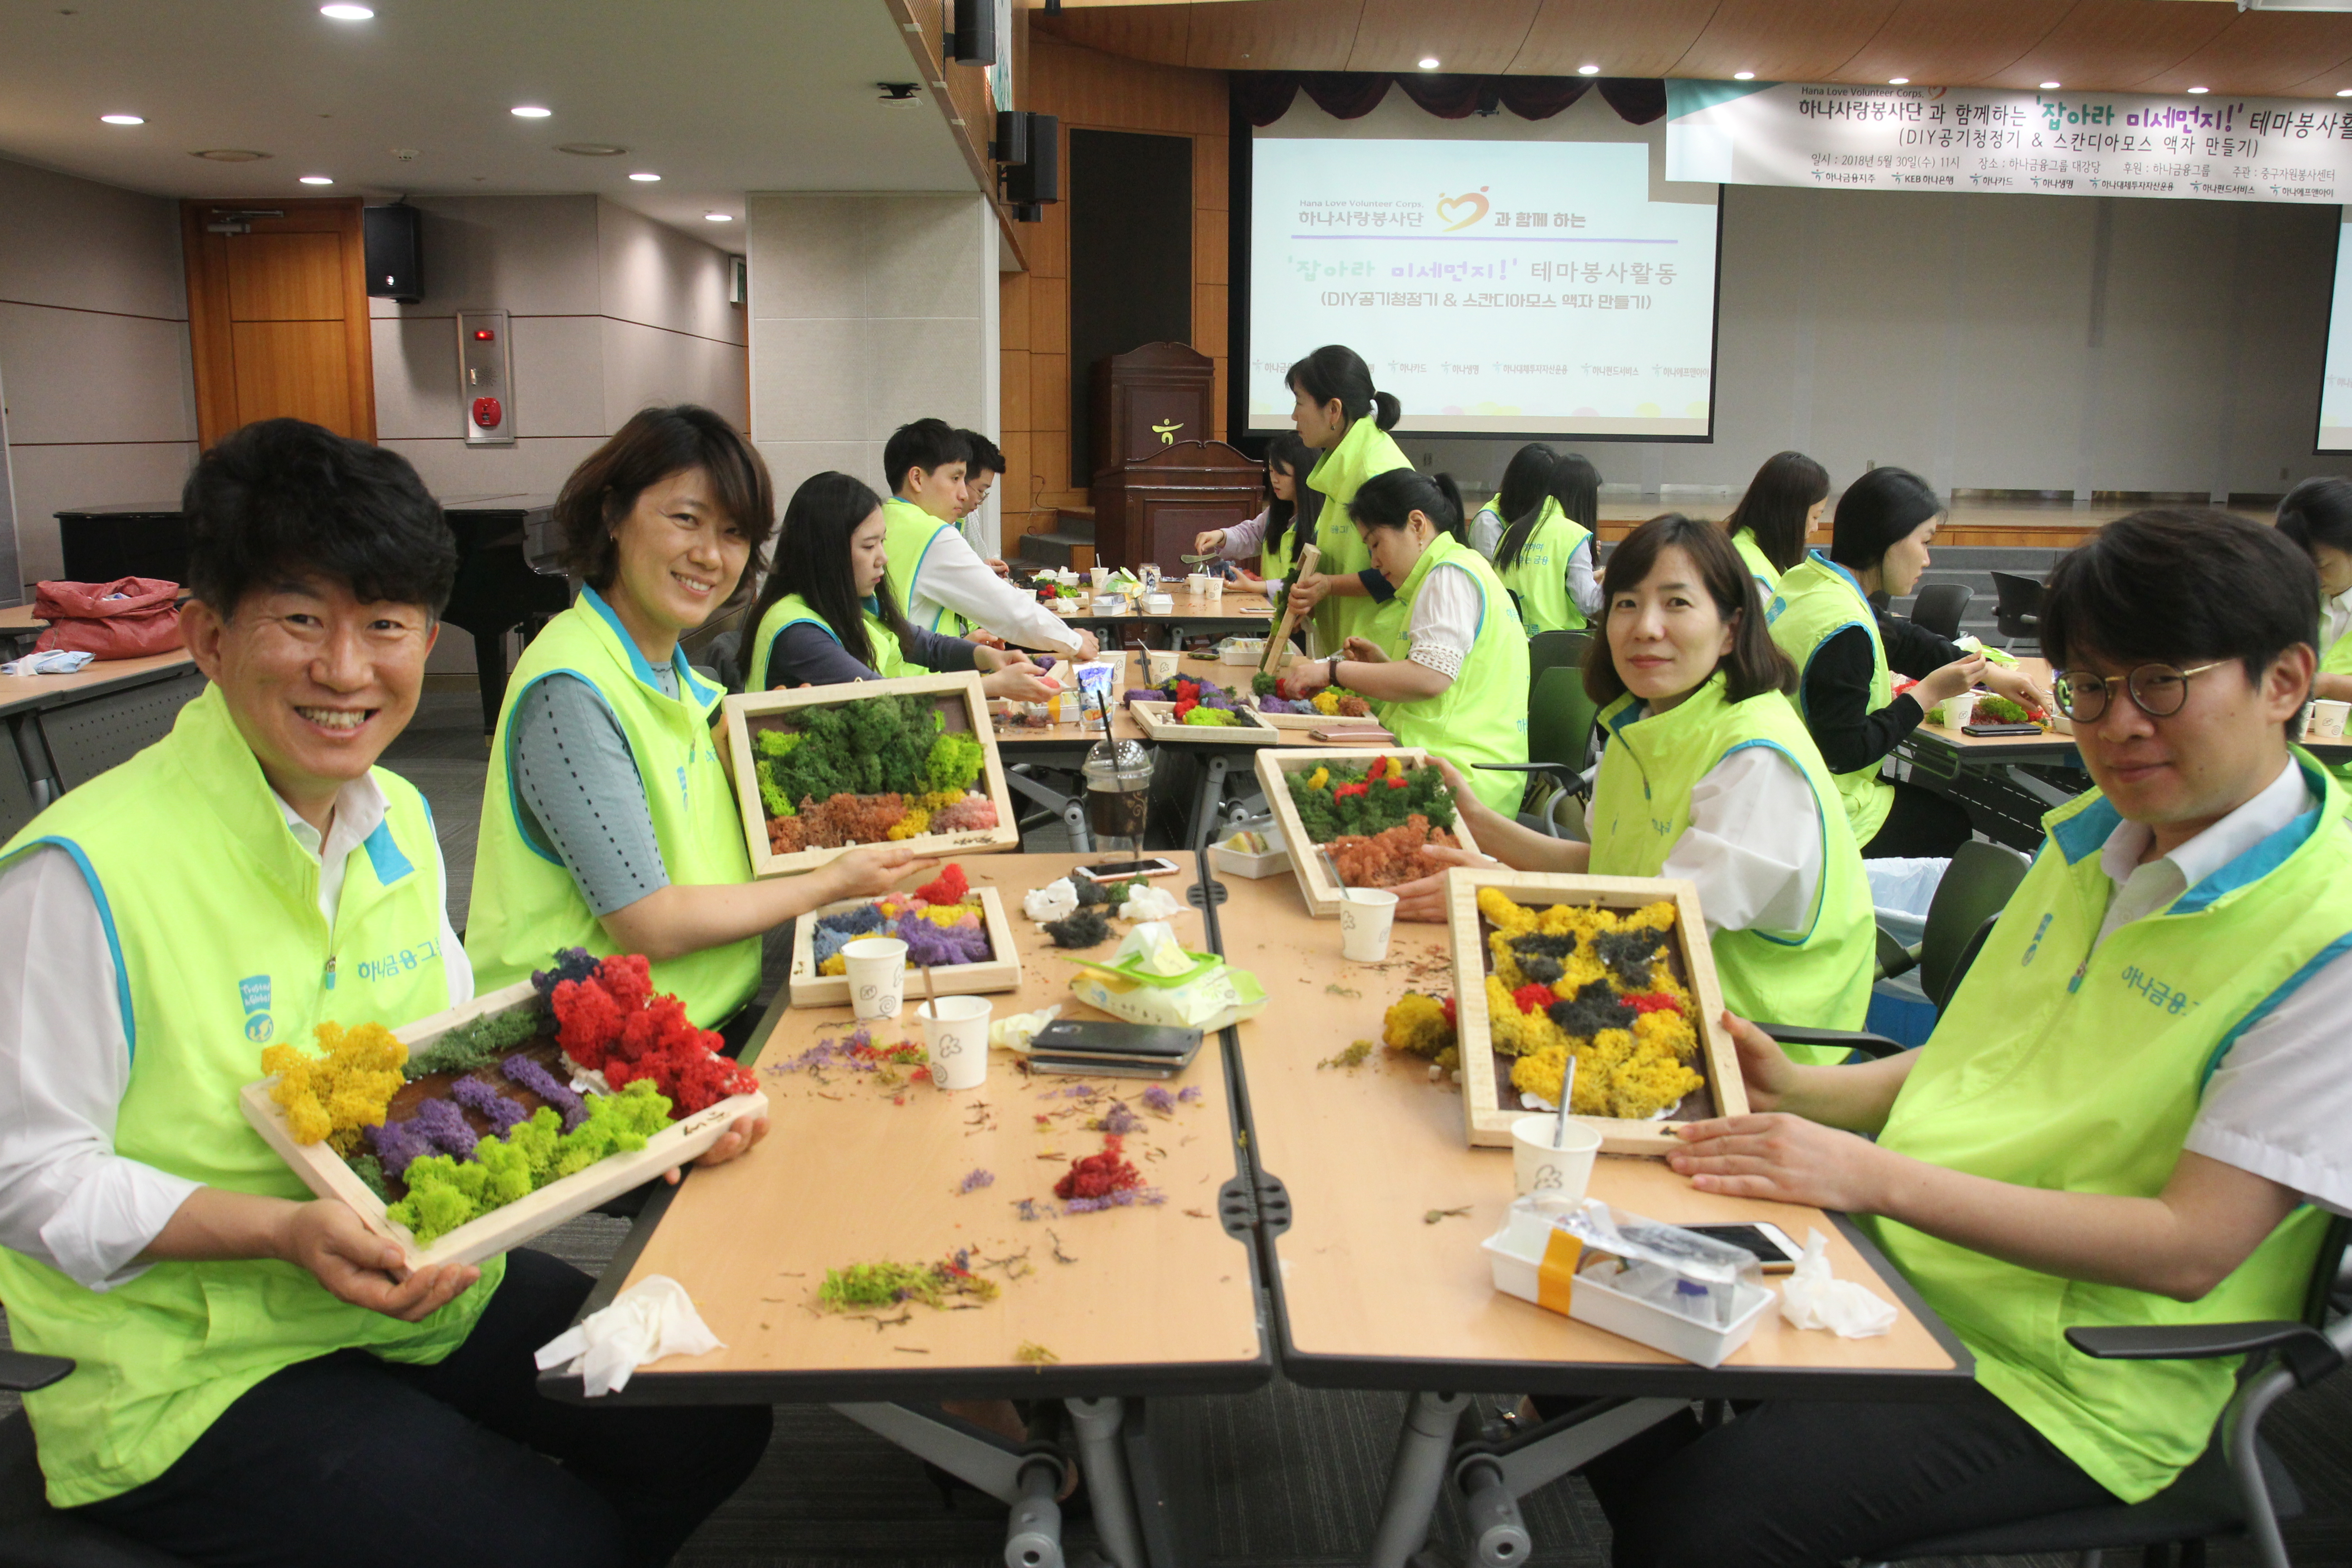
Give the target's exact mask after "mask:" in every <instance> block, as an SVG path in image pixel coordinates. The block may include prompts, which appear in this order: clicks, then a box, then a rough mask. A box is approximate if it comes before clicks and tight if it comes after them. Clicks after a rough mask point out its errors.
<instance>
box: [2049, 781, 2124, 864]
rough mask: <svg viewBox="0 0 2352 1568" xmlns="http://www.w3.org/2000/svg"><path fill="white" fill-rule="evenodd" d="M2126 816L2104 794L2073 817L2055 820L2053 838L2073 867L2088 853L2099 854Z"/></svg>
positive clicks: (2052, 827) (2051, 831)
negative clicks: (2108, 837)
mask: <svg viewBox="0 0 2352 1568" xmlns="http://www.w3.org/2000/svg"><path fill="white" fill-rule="evenodd" d="M2123 819H2124V814H2123V813H2122V812H2120V811H2117V810H2116V807H2115V804H2114V802H2112V801H2110V800H2108V799H2107V797H2106V796H2105V795H2100V796H2099V797H2098V798H2096V799H2095V800H2093V801H2092V802H2091V803H2090V804H2089V805H2085V806H2084V807H2083V808H2082V809H2081V810H2080V811H2077V812H2076V813H2074V815H2073V816H2068V817H2064V818H2063V819H2061V820H2059V821H2057V822H2053V823H2052V824H2051V825H2050V837H2051V839H2052V841H2053V842H2054V843H2055V844H2056V845H2057V846H2058V852H2059V853H2060V854H2062V855H2063V856H2065V857H2066V864H2068V865H2069V866H2072V865H2074V864H2075V863H2076V862H2078V861H2080V860H2081V859H2082V858H2083V857H2084V856H2085V855H2091V854H2095V853H2096V852H2097V851H2098V849H2099V847H2101V846H2102V845H2104V844H2105V843H2106V841H2107V836H2108V835H2109V834H2111V833H2113V832H2114V831H2115V830H2116V826H2118V825H2119V824H2121V823H2122V821H2123Z"/></svg>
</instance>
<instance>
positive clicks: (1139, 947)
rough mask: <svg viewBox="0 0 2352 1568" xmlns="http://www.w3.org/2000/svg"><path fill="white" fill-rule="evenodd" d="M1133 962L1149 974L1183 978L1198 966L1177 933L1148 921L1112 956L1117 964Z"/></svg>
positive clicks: (1169, 927) (1129, 933)
mask: <svg viewBox="0 0 2352 1568" xmlns="http://www.w3.org/2000/svg"><path fill="white" fill-rule="evenodd" d="M1130 958H1131V959H1134V960H1135V961H1136V962H1135V967H1136V969H1137V970H1139V972H1141V973H1145V974H1181V973H1184V972H1185V971H1187V970H1189V969H1191V968H1192V966H1193V964H1194V963H1197V962H1198V961H1197V960H1196V959H1194V958H1193V957H1192V954H1191V953H1189V952H1185V951H1184V944H1183V943H1181V942H1178V941H1177V940H1176V929H1175V928H1174V927H1173V926H1171V925H1170V924H1169V923H1168V922H1167V921H1144V922H1143V923H1142V924H1141V925H1139V926H1137V927H1136V928H1135V929H1134V930H1133V931H1129V932H1128V933H1127V935H1126V937H1125V938H1124V939H1123V940H1122V941H1121V942H1119V944H1118V952H1114V953H1112V954H1111V955H1110V961H1111V963H1115V964H1117V963H1126V962H1127V961H1128V960H1129V959H1130Z"/></svg>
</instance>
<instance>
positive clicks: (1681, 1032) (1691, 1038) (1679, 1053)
mask: <svg viewBox="0 0 2352 1568" xmlns="http://www.w3.org/2000/svg"><path fill="white" fill-rule="evenodd" d="M1633 1039H1634V1043H1635V1044H1636V1045H1638V1046H1639V1047H1642V1048H1643V1049H1644V1050H1654V1051H1658V1052H1661V1053H1663V1054H1664V1055H1666V1056H1669V1057H1674V1058H1677V1059H1679V1060H1683V1061H1688V1060H1689V1059H1690V1058H1693V1057H1696V1056H1697V1055H1698V1031H1697V1030H1696V1029H1694V1028H1692V1027H1691V1024H1690V1020H1689V1019H1688V1018H1685V1017H1684V1016H1682V1015H1681V1014H1680V1013H1672V1012H1668V1011H1666V1010H1665V1009H1664V1008H1663V1007H1662V1008H1660V1009H1659V1010H1658V1011H1656V1012H1654V1013H1644V1014H1643V1015H1642V1016H1640V1017H1639V1018H1636V1019H1634V1020H1633Z"/></svg>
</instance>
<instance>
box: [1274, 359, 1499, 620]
mask: <svg viewBox="0 0 2352 1568" xmlns="http://www.w3.org/2000/svg"><path fill="white" fill-rule="evenodd" d="M1286 380H1287V382H1288V383H1289V385H1290V391H1291V395H1292V397H1293V398H1294V399H1295V400H1296V406H1294V407H1293V408H1292V409H1291V411H1290V420H1291V423H1292V424H1293V425H1295V426H1297V429H1298V438H1299V439H1300V440H1302V441H1304V442H1306V443H1307V446H1308V447H1312V448H1314V449H1315V450H1317V451H1318V452H1320V453H1322V456H1321V457H1320V458H1317V459H1316V462H1315V468H1314V471H1313V472H1311V473H1309V474H1308V475H1307V489H1311V490H1313V491H1315V492H1316V493H1317V494H1318V495H1320V496H1322V497H1323V510H1322V511H1321V513H1320V515H1319V516H1318V518H1317V520H1316V527H1315V539H1314V543H1315V545H1316V548H1317V549H1318V550H1319V551H1321V552H1322V554H1321V557H1320V560H1319V562H1318V570H1317V571H1316V572H1315V573H1314V574H1312V575H1309V576H1302V577H1300V578H1299V580H1298V584H1297V587H1295V588H1294V589H1292V590H1291V591H1292V593H1294V594H1295V595H1297V603H1298V605H1299V606H1300V607H1301V608H1302V609H1305V610H1312V611H1314V612H1315V619H1314V628H1315V637H1316V640H1315V641H1314V642H1313V643H1311V644H1309V645H1308V646H1309V647H1318V648H1320V649H1322V650H1324V651H1326V652H1328V651H1330V650H1331V649H1334V648H1339V647H1346V646H1347V642H1348V639H1349V637H1359V636H1362V635H1365V634H1366V633H1368V632H1369V630H1370V626H1371V621H1372V616H1373V615H1374V614H1375V613H1376V612H1377V611H1378V610H1379V609H1380V608H1381V604H1384V603H1385V602H1386V601H1387V599H1388V598H1389V594H1390V590H1389V584H1388V582H1387V580H1386V579H1385V578H1384V577H1382V575H1381V573H1380V571H1379V570H1378V569H1377V568H1375V567H1374V566H1373V565H1372V563H1371V558H1370V556H1368V555H1367V554H1365V553H1364V544H1363V540H1362V538H1361V537H1360V535H1359V534H1358V533H1357V531H1356V530H1355V529H1353V528H1351V527H1350V526H1349V521H1348V503H1349V501H1351V500H1355V499H1356V491H1357V490H1358V489H1360V488H1361V487H1362V486H1363V483H1364V481H1365V480H1367V479H1370V478H1371V477H1372V476H1373V475H1375V474H1382V473H1388V472H1391V471H1393V470H1395V469H1398V468H1412V463H1411V461H1409V460H1408V459H1407V458H1406V457H1405V455H1404V453H1403V451H1402V450H1401V449H1400V448H1399V447H1398V446H1397V444H1396V443H1395V442H1394V441H1392V440H1391V439H1390V438H1389V432H1390V431H1391V430H1392V429H1394V428H1396V422H1397V420H1398V419H1399V418H1401V417H1402V416H1403V412H1404V411H1403V408H1402V405H1400V404H1399V403H1398V402H1397V400H1396V399H1395V398H1394V397H1391V395H1388V394H1387V393H1385V392H1378V391H1375V390H1373V387H1372V372H1371V367H1370V366H1369V365H1367V364H1365V363H1364V361H1363V356H1362V355H1360V354H1359V353H1356V351H1355V350H1353V349H1351V348H1346V347H1343V346H1341V345H1340V344H1339V343H1326V344H1325V345H1324V346H1323V347H1321V348H1319V349H1317V350H1316V351H1315V352H1314V353H1311V354H1308V355H1307V357H1306V358H1305V359H1303V360H1300V361H1299V362H1298V363H1297V364H1295V365H1292V366H1291V367H1290V373H1289V374H1288V376H1287V377H1286ZM1456 510H1459V509H1458V508H1457V509H1456Z"/></svg>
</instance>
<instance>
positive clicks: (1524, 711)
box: [1283, 468, 1528, 812]
mask: <svg viewBox="0 0 2352 1568" xmlns="http://www.w3.org/2000/svg"><path fill="white" fill-rule="evenodd" d="M1348 510H1349V513H1350V514H1351V515H1352V516H1353V517H1354V519H1355V522H1354V527H1355V529H1356V531H1357V532H1358V534H1359V535H1360V537H1361V540H1362V542H1363V546H1364V550H1365V555H1366V558H1367V559H1369V560H1370V562H1371V563H1372V564H1373V566H1374V568H1375V569H1377V570H1378V571H1379V572H1380V573H1381V575H1382V576H1383V577H1385V578H1386V579H1387V581H1388V582H1389V583H1390V584H1392V585H1393V587H1394V589H1395V596H1394V598H1393V600H1392V601H1391V603H1390V604H1388V605H1384V606H1383V607H1382V608H1381V615H1380V618H1379V620H1378V622H1377V624H1376V629H1375V631H1374V634H1373V636H1371V637H1350V638H1349V639H1348V644H1347V647H1345V648H1344V649H1342V650H1341V651H1340V652H1339V653H1336V654H1334V655H1332V656H1331V657H1330V658H1328V659H1316V660H1303V661H1300V662H1298V663H1295V664H1293V665H1291V667H1290V668H1289V669H1288V670H1287V671H1286V672H1285V675H1284V680H1283V687H1284V689H1285V690H1286V691H1291V692H1296V693H1301V694H1303V693H1307V692H1314V691H1319V690H1321V689H1323V688H1324V687H1326V686H1332V685H1338V686H1344V687H1346V688H1347V689H1349V690H1350V691H1355V692H1360V693H1362V694H1363V695H1364V696H1365V697H1368V698H1370V699H1371V700H1372V701H1373V702H1374V703H1375V704H1377V705H1378V710H1379V712H1380V715H1381V722H1383V723H1385V724H1386V725H1387V726H1388V727H1389V731H1390V732H1391V734H1393V735H1395V736H1396V738H1397V743H1398V744H1399V745H1403V746H1422V747H1425V748H1427V749H1429V750H1430V751H1433V752H1444V753H1446V754H1447V755H1448V756H1452V757H1457V758H1460V759H1461V760H1462V761H1464V762H1465V763H1525V762H1526V761H1527V760H1528V639H1527V633H1526V630H1525V629H1524V628H1523V627H1521V626H1520V625H1519V615H1518V612H1517V610H1515V609H1513V608H1512V607H1511V596H1510V594H1509V593H1508V591H1507V590H1506V589H1505V588H1504V586H1503V584H1502V580H1501V579H1500V578H1498V577H1496V575H1495V569H1494V568H1493V567H1492V566H1489V565H1487V564H1486V558H1485V557H1484V556H1481V555H1480V554H1479V553H1478V552H1476V551H1475V550H1473V549H1471V548H1470V546H1469V545H1468V544H1466V543H1465V542H1463V539H1462V494H1461V492H1460V491H1459V490H1457V489H1454V480H1453V479H1452V477H1451V476H1449V475H1445V474H1440V475H1438V476H1437V477H1436V478H1435V479H1430V478H1428V477H1426V476H1424V475H1422V474H1416V473H1414V472H1413V471H1412V469H1411V468H1399V469H1394V470H1391V472H1388V473H1384V474H1376V475H1374V476H1373V477H1372V478H1370V479H1367V480H1365V481H1364V484H1363V487H1362V488H1361V489H1359V490H1357V492H1356V499H1355V500H1353V501H1351V502H1349V506H1348ZM1526 782H1527V781H1526V779H1525V777H1524V776H1523V775H1521V774H1519V773H1481V774H1479V775H1478V776H1477V777H1476V779H1475V781H1474V782H1473V783H1472V784H1470V786H1469V787H1470V789H1471V790H1474V791H1475V792H1476V793H1477V794H1478V795H1479V796H1481V797H1482V798H1484V799H1485V800H1486V801H1487V802H1488V803H1489V804H1490V805H1492V806H1493V807H1494V808H1495V809H1496V810H1497V811H1505V812H1509V811H1516V810H1517V809H1518V799H1519V795H1520V794H1521V792H1522V790H1523V789H1524V787H1525V785H1526ZM1463 793H1464V792H1463V791H1462V790H1460V789H1457V790H1456V791H1455V794H1456V795H1461V794H1463Z"/></svg>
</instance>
